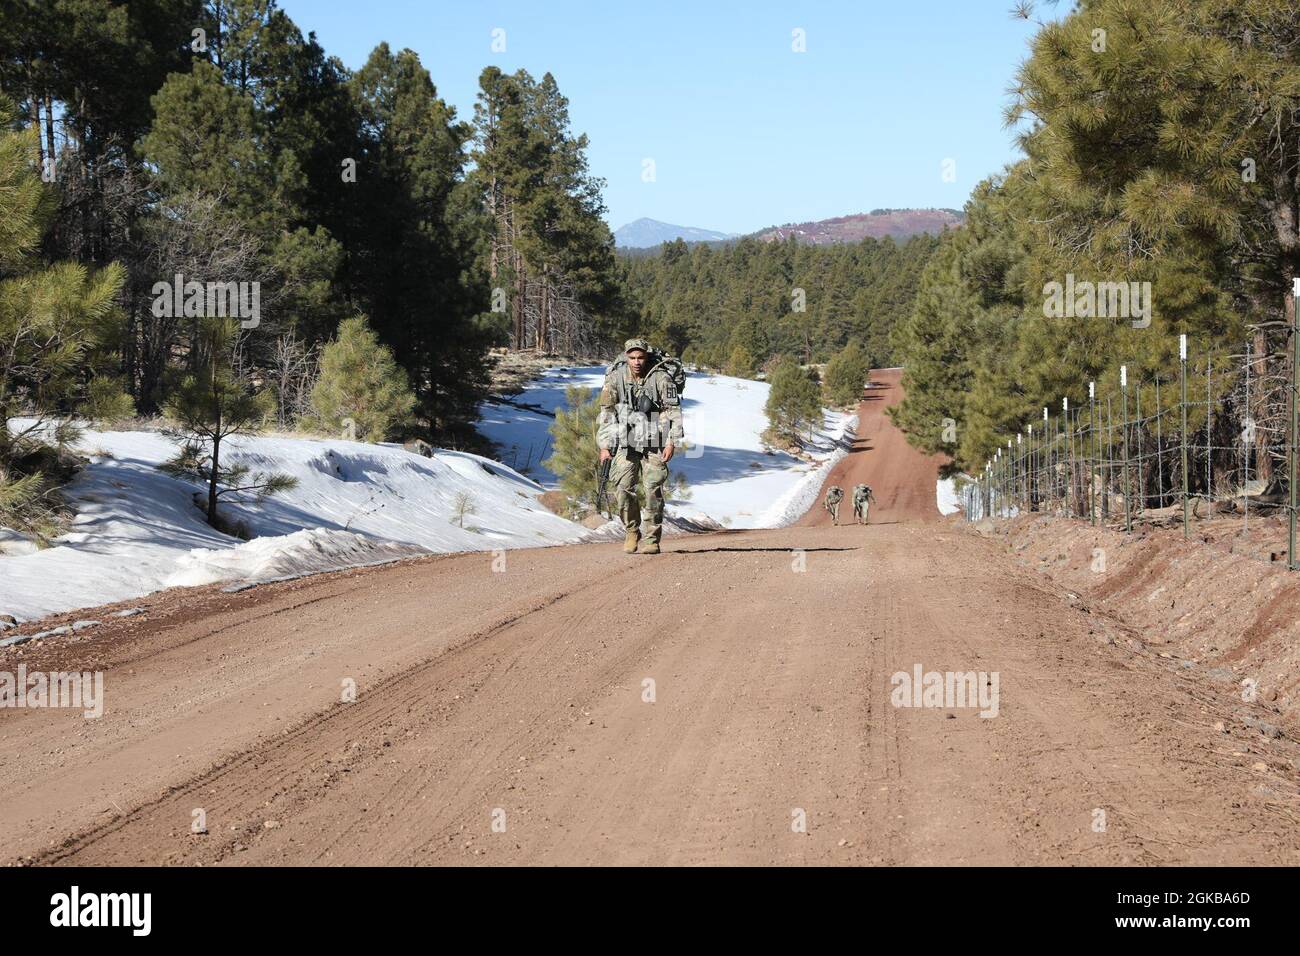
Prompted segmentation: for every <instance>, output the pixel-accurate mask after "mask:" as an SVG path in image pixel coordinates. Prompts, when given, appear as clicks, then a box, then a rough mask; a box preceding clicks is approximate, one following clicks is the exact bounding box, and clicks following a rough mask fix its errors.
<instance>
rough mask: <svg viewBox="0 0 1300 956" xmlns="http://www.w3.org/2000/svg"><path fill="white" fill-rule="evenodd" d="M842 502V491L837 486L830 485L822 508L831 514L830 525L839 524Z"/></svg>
mask: <svg viewBox="0 0 1300 956" xmlns="http://www.w3.org/2000/svg"><path fill="white" fill-rule="evenodd" d="M843 500H844V489H842V488H841V487H840V486H839V485H831V487H830V490H828V491H827V492H826V501H825V504H824V505H823V507H825V509H826V510H827V511H829V512H830V514H831V524H839V523H840V502H841V501H843Z"/></svg>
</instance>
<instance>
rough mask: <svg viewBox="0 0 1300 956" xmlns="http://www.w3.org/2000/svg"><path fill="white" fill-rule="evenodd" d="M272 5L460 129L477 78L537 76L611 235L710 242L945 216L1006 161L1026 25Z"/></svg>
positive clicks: (1002, 7) (800, 6)
mask: <svg viewBox="0 0 1300 956" xmlns="http://www.w3.org/2000/svg"><path fill="white" fill-rule="evenodd" d="M280 5H281V6H282V7H283V8H284V9H285V10H286V11H287V12H288V14H289V15H290V16H291V17H292V18H293V19H294V21H295V22H296V23H297V24H298V26H299V27H300V28H301V29H302V30H303V31H304V32H308V31H315V33H316V35H317V38H318V39H319V40H320V42H321V44H322V46H324V47H325V49H326V51H327V52H328V53H330V54H333V55H336V56H338V57H339V58H340V59H341V60H342V61H343V62H344V63H345V64H346V65H347V66H349V67H351V68H354V69H355V68H357V67H359V66H361V65H362V64H363V63H364V62H365V59H366V56H367V55H368V54H369V52H370V50H371V49H372V48H373V47H374V46H375V45H376V44H378V43H379V42H380V41H383V40H386V41H388V43H389V44H390V45H391V46H392V47H393V48H394V49H400V48H402V47H410V48H411V49H413V50H415V51H416V52H417V53H419V55H420V59H421V60H422V61H423V63H424V65H425V66H426V67H427V68H428V70H429V72H430V74H431V75H432V76H433V81H434V83H435V84H436V85H437V87H438V92H439V94H440V95H441V96H442V97H443V98H444V99H445V100H447V101H448V102H449V103H451V104H452V105H454V106H455V107H456V109H457V113H458V115H460V116H461V117H463V118H465V119H470V118H472V116H473V106H474V97H475V94H476V91H477V84H478V76H479V73H480V72H481V71H482V69H483V67H485V66H487V65H489V64H494V65H496V66H499V67H500V68H501V69H503V70H505V71H507V72H510V71H513V70H515V69H518V68H519V67H523V68H525V69H527V70H528V71H529V72H530V73H532V74H533V75H534V76H537V77H540V76H542V75H543V74H544V73H546V72H547V71H550V72H551V73H552V74H554V76H555V78H556V80H557V81H558V83H559V85H560V90H561V91H562V92H563V93H564V94H565V95H566V96H567V97H568V98H569V111H570V118H571V120H572V123H573V128H574V130H575V131H577V132H585V133H586V134H587V135H588V136H589V137H590V139H591V146H590V149H589V152H588V156H589V159H590V163H591V169H592V172H593V173H595V174H596V175H598V176H602V177H604V178H605V180H606V181H607V185H606V189H605V202H606V205H607V206H608V208H609V212H608V217H607V218H608V220H609V223H610V225H611V227H613V228H617V227H619V226H621V225H623V224H624V223H627V222H630V221H632V220H633V219H637V218H640V217H642V216H648V217H650V218H652V219H659V220H662V221H665V222H671V223H676V224H678V225H686V226H699V227H702V228H706V229H717V230H721V231H724V232H750V231H753V230H755V229H759V228H762V227H763V226H768V225H773V224H778V223H785V222H801V221H805V220H814V219H824V218H827V217H830V216H839V215H846V214H849V213H854V212H866V211H868V210H870V209H873V208H877V207H908V206H948V207H952V208H960V207H961V205H962V204H963V203H964V202H965V200H966V197H967V196H968V195H969V193H970V190H971V187H973V186H974V185H975V183H977V182H978V181H979V180H980V179H982V178H984V177H985V176H987V175H988V174H990V173H993V172H997V171H998V170H1000V169H1001V168H1002V167H1003V166H1004V165H1005V164H1006V163H1008V162H1010V161H1012V160H1013V159H1015V157H1016V155H1017V149H1016V146H1015V143H1014V138H1013V135H1012V133H1011V131H1009V130H1007V129H1005V128H1004V127H1003V125H1002V110H1003V108H1004V107H1005V106H1006V104H1007V103H1008V94H1007V88H1008V87H1009V86H1010V84H1011V80H1012V76H1013V74H1014V71H1015V69H1016V67H1017V65H1018V64H1019V63H1020V61H1021V60H1023V59H1024V58H1025V56H1026V55H1027V53H1028V46H1027V44H1028V41H1029V39H1030V37H1031V36H1032V34H1033V29H1034V28H1033V26H1032V25H1031V24H1028V23H1025V22H1024V21H1022V20H1014V19H1012V18H1011V17H1010V16H1009V13H1008V11H1009V9H1010V7H1011V0H929V2H925V0H858V2H856V3H854V2H839V0H834V2H831V0H820V2H819V0H805V2H802V3H795V2H788V0H786V2H768V0H748V2H733V0H695V2H678V0H653V2H623V0H601V2H571V0H530V2H472V0H462V2H458V3H449V2H444V0H425V2H420V0H360V2H359V0H281V4H280ZM796 28H798V29H802V30H803V31H804V33H805V36H806V48H807V49H806V52H803V53H796V52H793V50H792V42H793V40H792V31H794V30H795V29H796ZM495 29H501V30H504V31H505V33H504V38H505V50H504V51H501V52H494V51H493V49H492V42H493V30H495ZM647 159H650V160H653V162H654V181H653V182H646V181H644V179H643V174H642V171H643V168H644V165H643V164H644V161H645V160H647ZM945 159H952V160H954V162H955V167H954V170H955V180H954V181H952V182H945V181H944V178H943V175H942V169H943V162H944V160H945Z"/></svg>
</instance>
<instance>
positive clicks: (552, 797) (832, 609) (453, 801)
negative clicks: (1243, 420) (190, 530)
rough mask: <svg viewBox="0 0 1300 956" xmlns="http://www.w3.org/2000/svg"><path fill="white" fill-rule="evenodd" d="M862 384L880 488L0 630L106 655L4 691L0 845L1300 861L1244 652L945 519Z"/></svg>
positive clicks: (406, 853) (1289, 797)
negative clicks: (1216, 667) (27, 630)
mask: <svg viewBox="0 0 1300 956" xmlns="http://www.w3.org/2000/svg"><path fill="white" fill-rule="evenodd" d="M886 400H888V399H886ZM864 405H867V406H868V407H866V408H864V409H863V415H864V419H863V421H864V422H867V423H868V427H867V428H866V429H864V438H865V441H866V442H868V443H870V445H869V449H868V450H864V451H862V452H861V453H857V454H855V455H850V456H849V458H848V459H846V461H850V462H851V463H850V464H848V465H844V466H843V467H845V468H846V469H859V468H860V469H864V470H862V471H860V472H859V471H854V472H853V474H859V473H860V474H863V475H866V474H871V475H874V476H876V480H875V481H872V480H871V479H870V478H864V480H867V481H869V483H871V484H873V487H875V488H876V494H877V499H878V505H879V512H878V513H877V514H878V517H879V518H880V521H881V523H880V524H875V525H872V526H869V527H865V528H861V527H853V526H842V527H838V528H836V527H828V526H824V525H821V524H819V523H817V522H816V521H815V519H814V521H813V524H812V525H811V526H799V527H791V528H786V529H781V530H774V531H753V532H731V533H721V534H711V535H700V536H690V537H679V538H672V539H669V540H668V541H666V551H665V553H664V554H662V555H660V556H658V557H647V556H626V555H624V554H622V552H621V550H620V548H619V546H618V545H617V544H613V545H588V546H575V547H560V548H548V549H536V550H526V551H514V552H510V553H508V554H507V555H506V556H505V557H504V559H503V558H501V557H499V556H498V557H496V558H494V557H493V555H491V554H464V555H451V556H444V557H436V558H430V559H422V560H417V561H412V562H407V563H404V564H400V565H393V566H389V567H384V568H378V569H371V570H367V571H357V572H344V573H338V574H332V575H324V576H319V577H315V578H310V579H305V580H302V581H297V582H292V583H285V584H277V585H270V586H265V587H259V588H257V589H254V590H251V591H246V592H242V593H238V594H225V593H222V592H221V591H220V590H217V589H215V588H207V589H200V590H191V591H185V592H170V593H167V594H164V595H158V596H155V597H153V598H151V599H149V600H147V601H144V602H138V603H140V604H142V605H143V606H145V607H146V608H147V611H146V613H144V614H142V615H139V616H136V617H131V618H126V619H120V620H118V619H111V618H106V620H110V621H112V623H106V624H104V625H103V626H102V627H101V628H98V629H96V634H97V636H96V637H94V638H93V639H90V640H82V641H79V642H76V643H71V642H69V641H68V640H66V639H64V640H63V641H47V642H44V643H43V644H42V645H41V646H38V647H32V646H31V645H26V646H25V648H24V649H22V650H21V653H22V656H21V657H19V656H18V655H19V653H20V651H19V650H13V649H10V650H7V651H5V652H3V653H4V655H5V656H3V657H0V670H10V671H12V670H14V669H15V668H16V666H17V664H18V663H23V664H25V665H26V667H27V668H28V670H29V671H31V670H46V671H54V670H70V669H73V668H74V667H75V668H78V669H86V670H93V669H98V670H102V671H103V672H104V675H105V676H104V680H105V697H106V702H105V712H104V715H103V717H101V718H99V719H89V720H88V719H84V718H83V717H81V716H80V715H79V713H73V712H69V711H63V710H43V711H42V710H23V711H19V710H0V768H3V769H2V770H0V856H2V857H3V860H4V861H5V862H10V863H12V862H26V863H41V864H130V863H165V864H197V863H202V864H205V865H207V864H217V863H221V864H282V863H284V864H288V863H294V864H353V863H379V864H447V863H471V864H483V863H486V864H513V863H526V864H552V863H592V864H617V863H646V864H678V863H684V864H689V863H726V864H743V863H760V864H770V863H777V864H802V863H816V864H824V863H834V864H976V863H984V864H999V863H1014V864H1042V863H1065V864H1102V863H1133V864H1147V863H1242V864H1246V863H1249V864H1256V865H1258V864H1268V863H1287V864H1296V863H1300V828H1298V827H1297V825H1296V820H1297V816H1296V810H1295V806H1296V796H1295V789H1296V788H1295V776H1296V775H1295V773H1294V770H1292V771H1290V772H1289V776H1288V772H1287V770H1286V767H1285V764H1284V759H1285V752H1284V751H1283V750H1282V749H1280V748H1283V747H1284V746H1285V745H1287V744H1289V741H1286V740H1280V741H1273V740H1265V739H1262V738H1261V740H1260V741H1258V742H1256V743H1254V744H1252V745H1251V746H1252V748H1253V750H1252V752H1251V754H1250V756H1249V757H1247V758H1246V760H1245V761H1244V762H1243V760H1242V755H1241V754H1240V753H1239V752H1237V753H1234V752H1231V751H1232V748H1231V747H1230V746H1229V744H1228V742H1227V741H1228V738H1226V737H1225V736H1224V735H1223V734H1221V733H1220V732H1219V731H1217V730H1216V729H1215V727H1214V724H1215V722H1216V721H1231V720H1232V719H1233V717H1232V715H1233V709H1234V707H1235V706H1237V705H1238V704H1239V701H1237V700H1236V698H1235V689H1234V688H1232V687H1226V688H1225V687H1224V686H1223V685H1221V684H1213V683H1211V682H1209V681H1207V680H1206V679H1205V678H1203V677H1201V676H1198V674H1196V673H1194V672H1192V671H1190V670H1186V669H1183V668H1180V667H1178V666H1177V665H1176V662H1174V661H1170V660H1165V659H1162V658H1160V657H1159V656H1158V655H1156V654H1153V653H1151V652H1149V651H1147V650H1145V649H1143V645H1142V643H1141V635H1140V634H1133V633H1130V632H1128V631H1125V630H1124V629H1123V628H1121V627H1119V626H1118V625H1116V624H1115V623H1114V622H1112V621H1108V620H1105V619H1102V618H1099V617H1096V616H1093V615H1091V614H1090V613H1089V612H1088V611H1087V610H1085V609H1084V608H1083V607H1082V606H1081V605H1080V603H1079V602H1078V601H1077V600H1076V599H1075V598H1074V597H1073V596H1072V595H1070V594H1069V593H1067V592H1065V591H1063V590H1062V589H1059V588H1056V587H1055V586H1053V585H1050V584H1048V583H1045V581H1044V579H1042V578H1041V577H1039V576H1037V575H1036V574H1034V573H1033V572H1031V571H1029V570H1026V569H1024V568H1021V567H1019V566H1018V565H1017V564H1016V563H1015V562H1014V561H1013V560H1012V558H1011V557H1010V556H1009V555H1008V554H1007V553H1006V550H1005V547H1004V546H1002V545H999V544H997V543H995V542H993V541H990V540H988V539H985V538H981V537H979V536H977V535H975V534H972V533H970V532H969V531H967V530H965V529H964V528H962V527H960V526H958V525H956V524H949V523H946V522H941V521H939V520H937V519H935V518H934V516H933V515H931V514H929V512H928V511H927V509H926V507H925V504H924V502H922V501H921V497H923V496H922V495H921V492H922V490H923V489H924V482H926V481H929V482H930V485H929V488H930V491H929V495H930V498H929V500H930V502H931V503H932V501H933V469H934V468H935V467H937V466H936V464H935V463H934V462H933V461H929V460H925V459H921V465H920V466H918V467H920V468H923V469H924V470H923V471H922V472H918V471H917V470H916V469H915V468H914V469H911V470H907V471H906V474H900V475H897V476H896V477H895V478H894V479H889V478H888V476H889V475H890V474H892V473H893V471H892V469H893V468H894V466H892V465H891V464H890V463H888V462H884V463H875V464H873V463H872V457H873V456H880V455H881V453H882V451H883V450H884V449H888V448H894V449H897V445H896V441H897V439H898V438H899V437H901V436H897V434H896V433H892V434H891V433H890V431H889V427H888V420H887V419H884V418H883V416H881V415H880V413H879V408H880V407H881V403H874V404H873V403H871V402H866V403H864ZM872 416H875V417H874V418H873V417H872ZM873 421H874V422H875V423H876V424H875V426H874V427H873V426H872V425H871V424H870V423H871V422H873ZM891 443H894V444H891ZM870 469H875V470H870ZM850 487H851V484H850ZM877 514H873V518H875V517H877ZM921 518H924V519H926V520H903V519H921ZM503 562H504V563H503ZM97 616H102V615H97ZM918 665H919V666H920V668H921V670H922V671H925V672H930V671H935V672H947V671H953V672H967V671H970V672H975V673H976V674H977V675H978V681H979V683H980V685H981V687H983V688H984V689H986V690H991V689H993V688H991V687H990V685H991V684H992V683H993V681H995V680H996V690H997V691H998V693H997V698H996V711H997V713H996V716H988V717H981V716H979V711H980V708H979V707H978V706H976V707H971V706H965V707H962V706H955V705H953V706H949V705H948V702H943V704H942V705H941V706H923V707H913V706H895V705H894V701H893V700H891V697H892V695H893V693H894V691H895V690H896V688H895V686H894V685H893V683H891V677H892V676H893V675H895V674H896V673H898V672H903V673H906V674H908V675H911V674H912V673H913V672H914V668H916V667H917V666H918ZM352 685H355V701H354V702H343V697H344V696H345V695H346V694H347V692H348V689H349V687H350V686H352ZM990 699H991V698H990ZM907 702H909V703H910V702H912V701H911V699H910V698H909V699H908V701H907ZM986 710H987V708H986ZM196 825H202V826H200V827H199V828H200V829H202V828H204V827H205V828H206V832H205V833H195V832H193V830H194V828H195V826H196Z"/></svg>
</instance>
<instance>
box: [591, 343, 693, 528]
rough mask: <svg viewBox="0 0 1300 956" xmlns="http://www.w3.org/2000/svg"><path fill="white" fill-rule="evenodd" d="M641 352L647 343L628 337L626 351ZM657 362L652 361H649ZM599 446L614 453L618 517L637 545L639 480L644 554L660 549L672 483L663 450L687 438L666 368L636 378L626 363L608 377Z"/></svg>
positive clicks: (611, 473) (612, 471) (612, 474)
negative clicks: (666, 489) (668, 486)
mask: <svg viewBox="0 0 1300 956" xmlns="http://www.w3.org/2000/svg"><path fill="white" fill-rule="evenodd" d="M633 349H640V350H642V351H643V352H647V353H648V352H650V346H649V344H648V343H647V342H646V341H645V340H644V339H629V340H628V341H627V342H626V344H625V345H624V352H625V353H626V352H630V351H632V350H633ZM651 361H653V359H652V360H651ZM598 422H599V427H598V430H597V433H596V442H597V444H598V445H599V446H600V447H601V448H602V449H604V448H607V449H609V450H610V451H611V452H613V453H614V460H613V461H612V462H611V464H610V469H609V480H610V483H611V484H612V485H613V486H614V494H615V499H614V500H615V501H616V502H617V504H618V513H619V517H621V518H622V519H623V527H624V529H625V530H626V532H627V535H628V542H627V544H625V550H631V548H630V547H629V546H628V545H634V544H635V542H636V540H637V538H639V536H640V533H641V507H640V505H639V504H638V502H637V497H636V490H635V489H636V485H637V480H638V478H639V479H640V481H641V484H642V486H643V489H644V493H645V504H646V518H647V519H648V521H649V524H648V526H647V528H646V544H647V545H649V547H648V548H647V549H645V550H648V551H650V552H655V551H658V549H659V539H660V537H661V536H662V534H663V522H664V484H665V483H666V482H667V481H668V464H667V462H665V461H664V459H663V454H662V451H663V448H664V447H665V446H666V445H670V444H671V445H673V446H674V448H680V447H681V443H682V438H683V432H682V409H681V396H679V395H678V394H677V388H676V386H675V385H674V384H673V381H672V378H671V376H669V375H668V374H667V373H666V372H665V371H664V370H663V369H655V368H648V369H647V370H646V374H645V377H644V378H642V379H639V380H638V379H634V378H633V377H632V370H631V368H630V367H629V366H627V365H620V366H619V367H618V368H616V369H614V370H613V371H611V372H609V373H607V374H606V376H605V385H604V387H603V388H602V389H601V391H600V418H599V419H598Z"/></svg>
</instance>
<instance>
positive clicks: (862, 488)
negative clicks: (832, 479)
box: [853, 485, 875, 524]
mask: <svg viewBox="0 0 1300 956" xmlns="http://www.w3.org/2000/svg"><path fill="white" fill-rule="evenodd" d="M874 497H875V496H874V495H872V493H871V486H870V485H854V486H853V518H854V520H855V521H860V522H861V523H862V524H866V523H867V511H868V509H869V508H870V507H871V499H872V498H874Z"/></svg>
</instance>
